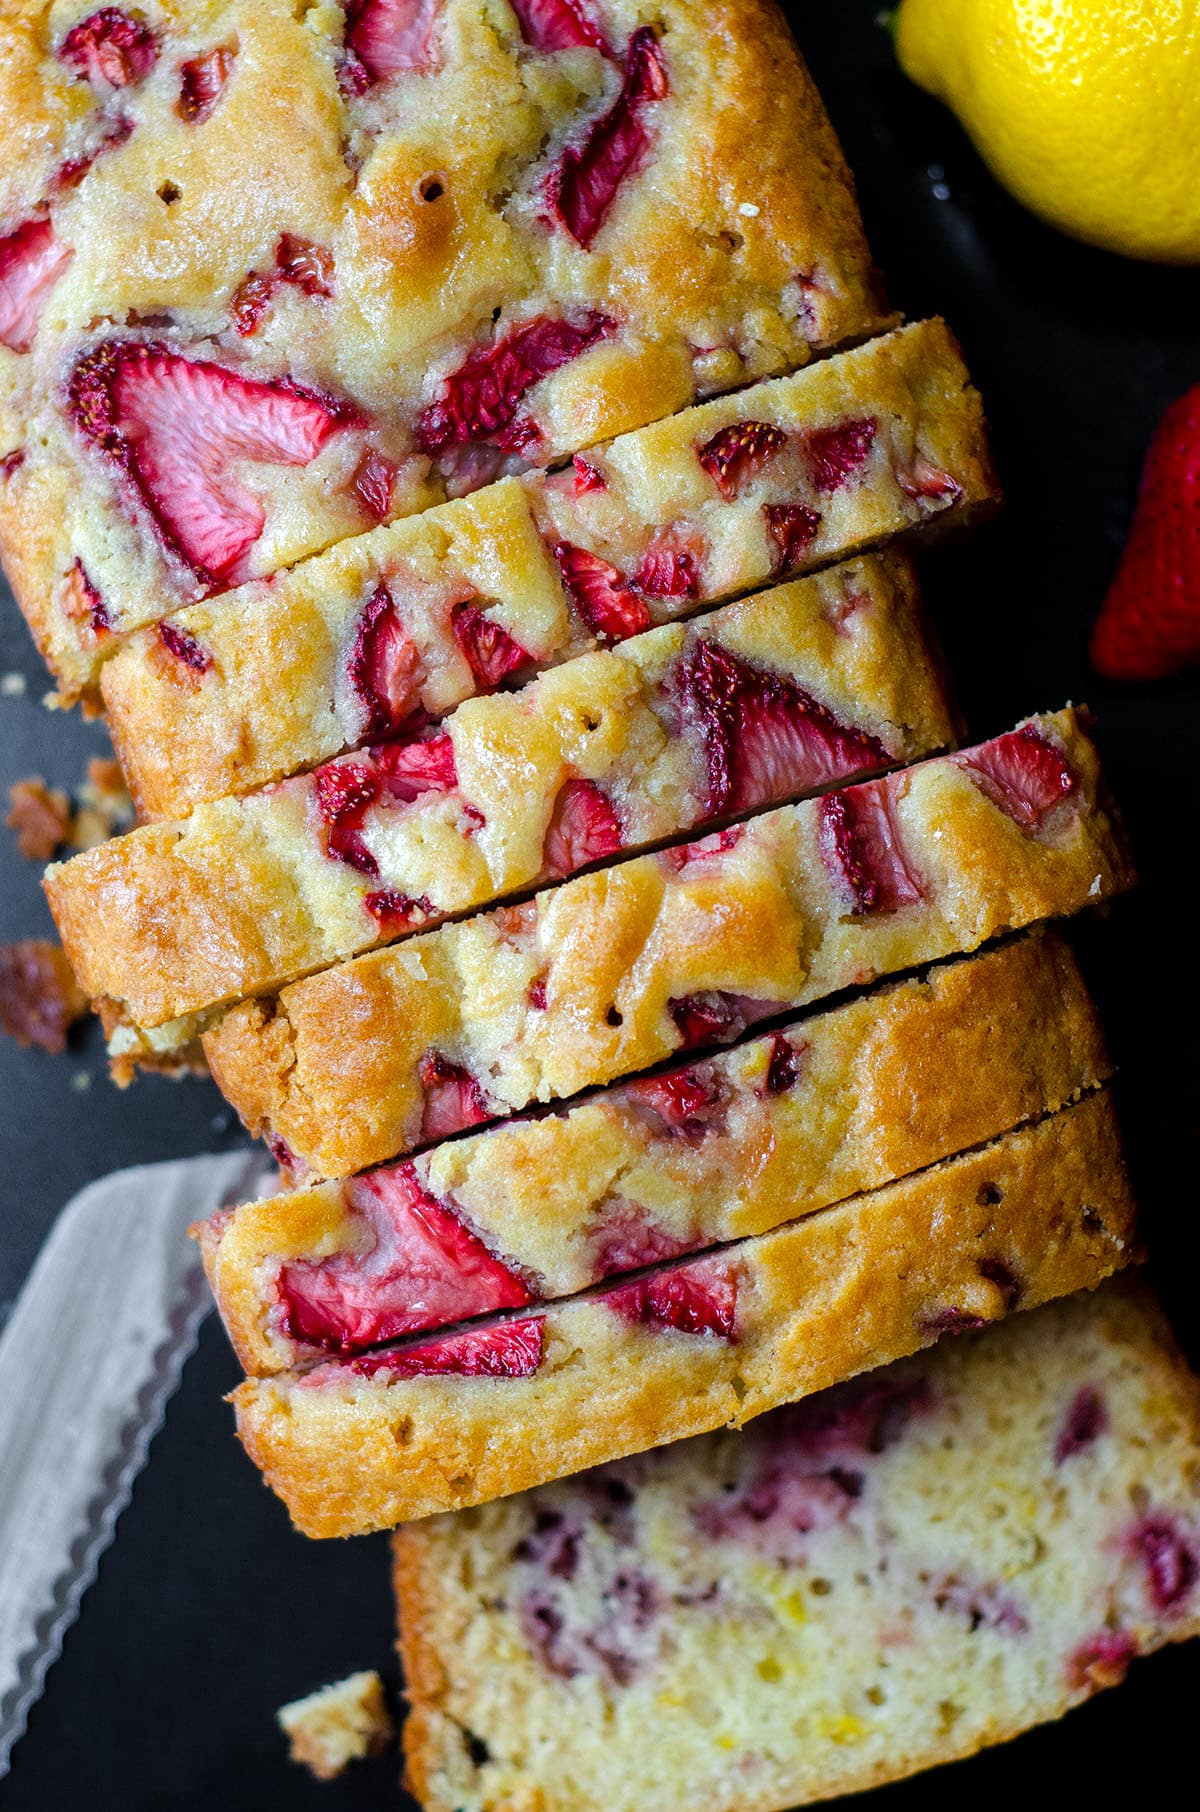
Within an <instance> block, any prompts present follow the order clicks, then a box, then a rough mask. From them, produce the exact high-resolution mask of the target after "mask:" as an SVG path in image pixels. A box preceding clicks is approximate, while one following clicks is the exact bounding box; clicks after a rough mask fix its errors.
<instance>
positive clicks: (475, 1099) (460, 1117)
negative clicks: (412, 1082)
mask: <svg viewBox="0 0 1200 1812" xmlns="http://www.w3.org/2000/svg"><path fill="white" fill-rule="evenodd" d="M420 1082H421V1087H422V1089H423V1090H424V1091H425V1107H424V1111H423V1113H422V1116H421V1140H422V1143H424V1144H428V1143H429V1142H430V1141H431V1140H434V1139H447V1138H449V1136H450V1134H451V1133H456V1132H461V1131H462V1130H463V1128H464V1127H465V1126H479V1125H480V1124H481V1122H482V1121H484V1120H490V1119H491V1117H492V1105H491V1102H490V1101H489V1100H488V1098H487V1095H486V1094H485V1093H484V1091H483V1089H482V1088H481V1087H480V1085H479V1083H478V1082H477V1081H476V1079H475V1077H474V1076H472V1074H471V1072H470V1070H467V1069H464V1068H463V1066H462V1064H461V1063H451V1062H450V1060H449V1058H448V1057H443V1056H442V1055H441V1054H440V1052H438V1051H427V1052H426V1054H425V1056H424V1057H423V1058H422V1059H421V1069H420Z"/></svg>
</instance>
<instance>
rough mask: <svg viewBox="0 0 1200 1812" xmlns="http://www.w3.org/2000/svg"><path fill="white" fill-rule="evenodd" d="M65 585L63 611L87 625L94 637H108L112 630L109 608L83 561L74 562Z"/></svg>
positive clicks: (76, 620)
mask: <svg viewBox="0 0 1200 1812" xmlns="http://www.w3.org/2000/svg"><path fill="white" fill-rule="evenodd" d="M63 583H64V591H63V609H64V610H65V611H66V613H67V615H68V616H69V617H70V618H72V620H73V621H75V622H79V623H86V624H87V626H88V627H89V628H90V630H91V631H92V634H93V635H97V636H100V635H107V634H108V632H109V630H110V629H111V628H112V622H111V620H110V618H109V614H108V607H107V605H106V604H105V602H104V599H103V598H102V597H101V596H100V590H99V587H98V586H97V585H95V584H94V583H93V581H92V579H91V578H90V577H89V575H88V570H87V568H86V567H85V566H84V564H83V561H82V560H79V559H75V560H73V561H72V563H71V568H70V571H69V572H68V573H67V576H66V579H65V580H64V582H63Z"/></svg>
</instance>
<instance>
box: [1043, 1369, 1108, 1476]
mask: <svg viewBox="0 0 1200 1812" xmlns="http://www.w3.org/2000/svg"><path fill="white" fill-rule="evenodd" d="M1107 1427H1108V1410H1107V1408H1106V1406H1105V1402H1104V1398H1103V1397H1102V1396H1101V1395H1100V1392H1099V1391H1098V1390H1096V1389H1095V1388H1094V1387H1093V1386H1092V1385H1090V1384H1085V1385H1084V1386H1083V1387H1082V1389H1081V1390H1079V1391H1077V1392H1076V1394H1075V1396H1074V1397H1073V1398H1072V1400H1071V1404H1070V1407H1069V1408H1068V1410H1067V1413H1066V1416H1065V1418H1064V1420H1063V1425H1062V1427H1061V1428H1060V1429H1059V1431H1058V1439H1057V1440H1056V1441H1055V1443H1054V1458H1055V1460H1056V1461H1057V1462H1058V1464H1059V1465H1060V1466H1061V1465H1062V1463H1063V1461H1064V1460H1069V1459H1072V1458H1073V1457H1074V1455H1075V1454H1077V1453H1082V1452H1083V1450H1084V1448H1085V1447H1090V1446H1091V1445H1092V1442H1093V1441H1098V1440H1099V1438H1100V1436H1101V1435H1102V1434H1103V1433H1104V1432H1105V1430H1106V1429H1107Z"/></svg>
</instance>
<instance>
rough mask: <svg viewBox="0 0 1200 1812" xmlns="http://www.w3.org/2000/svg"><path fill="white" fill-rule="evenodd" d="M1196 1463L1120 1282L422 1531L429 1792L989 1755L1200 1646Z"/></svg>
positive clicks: (431, 1797)
mask: <svg viewBox="0 0 1200 1812" xmlns="http://www.w3.org/2000/svg"><path fill="white" fill-rule="evenodd" d="M1081 1417H1083V1418H1084V1419H1083V1420H1082V1421H1081ZM1198 1468H1200V1386H1198V1384H1197V1380H1196V1379H1195V1378H1194V1377H1193V1376H1192V1375H1191V1374H1190V1373H1189V1371H1188V1369H1187V1366H1186V1363H1185V1361H1184V1358H1183V1355H1182V1354H1181V1353H1180V1351H1179V1349H1178V1347H1177V1346H1176V1345H1175V1343H1174V1341H1173V1340H1172V1338H1171V1335H1170V1331H1169V1330H1168V1328H1167V1327H1166V1325H1165V1323H1164V1320H1163V1317H1162V1314H1161V1312H1160V1311H1159V1309H1158V1307H1157V1304H1155V1303H1154V1301H1153V1300H1152V1298H1151V1297H1150V1295H1149V1292H1148V1291H1147V1290H1146V1288H1145V1286H1144V1285H1142V1284H1140V1283H1133V1284H1130V1283H1126V1282H1125V1281H1124V1280H1122V1281H1120V1282H1113V1283H1108V1284H1105V1285H1104V1286H1102V1287H1101V1288H1100V1289H1098V1290H1096V1291H1094V1292H1092V1293H1090V1294H1087V1295H1081V1296H1075V1297H1072V1298H1070V1299H1069V1300H1067V1301H1065V1302H1061V1303H1055V1304H1050V1305H1047V1306H1045V1307H1043V1308H1039V1309H1036V1310H1035V1311H1034V1312H1033V1313H1032V1314H1029V1315H1018V1316H1015V1317H1014V1318H1013V1319H1012V1320H1011V1321H1007V1322H1005V1323H1004V1325H1003V1326H1000V1327H996V1328H992V1329H990V1330H989V1331H987V1332H985V1333H982V1334H968V1335H966V1336H965V1337H963V1338H961V1339H958V1340H951V1341H943V1342H942V1343H940V1344H939V1345H938V1346H937V1347H936V1348H935V1349H934V1350H932V1351H930V1352H928V1353H924V1354H921V1355H920V1356H918V1357H915V1358H912V1359H907V1360H902V1361H901V1362H899V1363H898V1364H896V1365H893V1366H889V1367H888V1368H887V1369H886V1370H883V1371H878V1372H875V1373H873V1374H871V1375H870V1376H869V1377H866V1378H861V1379H858V1380H856V1381H855V1382H854V1383H851V1384H846V1385H841V1386H838V1387H836V1388H835V1389H833V1390H831V1391H828V1392H825V1393H823V1394H821V1395H819V1396H816V1397H812V1398H810V1399H809V1400H808V1401H807V1402H805V1403H802V1404H798V1405H795V1406H794V1407H790V1408H785V1409H781V1410H777V1411H775V1412H773V1413H772V1414H770V1415H768V1416H765V1417H764V1418H763V1419H762V1420H761V1421H759V1422H756V1423H754V1424H752V1425H751V1426H750V1427H749V1428H747V1429H745V1430H744V1431H742V1432H741V1433H722V1434H717V1435H709V1436H702V1437H700V1438H699V1439H697V1440H695V1441H689V1442H687V1443H686V1444H683V1445H676V1446H674V1447H670V1448H666V1449H661V1450H659V1451H658V1452H657V1453H653V1454H645V1455H642V1456H641V1457H639V1458H637V1459H631V1460H626V1461H623V1462H620V1463H617V1464H615V1465H611V1466H608V1467H605V1468H602V1469H599V1470H596V1471H593V1472H589V1473H585V1474H583V1475H582V1476H581V1477H579V1478H576V1479H573V1480H571V1481H568V1482H564V1483H561V1484H556V1485H549V1486H544V1487H542V1488H541V1489H540V1490H538V1491H536V1492H532V1493H530V1494H528V1495H526V1496H523V1497H520V1498H516V1499H512V1500H510V1501H507V1502H504V1503H496V1504H491V1505H488V1506H487V1507H486V1508H485V1509H482V1510H479V1511H476V1512H475V1513H473V1514H472V1515H471V1516H469V1517H468V1516H453V1517H441V1518H437V1519H436V1520H433V1521H429V1522H424V1523H421V1524H419V1525H417V1526H415V1527H412V1528H409V1529H406V1530H403V1531H401V1532H400V1533H399V1534H398V1535H397V1536H396V1538H395V1550H394V1555H395V1584H396V1594H397V1603H398V1610H399V1618H400V1647H401V1654H402V1657H403V1663H404V1676H405V1680H406V1683H407V1691H408V1696H409V1701H410V1711H409V1716H408V1721H407V1723H406V1724H405V1727H404V1742H405V1750H406V1755H407V1760H408V1771H409V1784H410V1786H411V1787H412V1790H413V1791H414V1792H415V1793H416V1794H417V1795H418V1797H419V1798H420V1800H421V1803H422V1805H424V1806H426V1807H427V1808H428V1809H429V1812H456V1809H457V1808H463V1809H464V1812H493V1809H494V1808H496V1807H499V1806H511V1805H521V1804H526V1803H528V1804H536V1803H538V1802H539V1801H540V1802H541V1803H543V1804H548V1805H553V1806H554V1807H555V1808H556V1812H676V1808H677V1807H678V1806H679V1805H680V1804H681V1803H683V1804H687V1805H694V1806H704V1807H706V1808H709V1809H710V1812H783V1808H785V1807H792V1806H796V1805H801V1804H807V1803H809V1802H810V1801H813V1800H823V1799H826V1798H831V1797H834V1796H838V1795H841V1794H843V1793H852V1792H857V1791H859V1790H861V1789H864V1788H868V1787H873V1786H877V1785H880V1784H882V1783H883V1782H884V1781H888V1780H895V1779H897V1778H899V1777H901V1776H904V1775H908V1774H912V1773H915V1772H917V1771H918V1770H920V1769H923V1768H929V1767H933V1766H935V1765H937V1764H940V1763H943V1762H947V1761H951V1760H953V1759H955V1758H956V1757H959V1756H965V1755H969V1754H971V1753H973V1752H974V1751H975V1750H976V1749H979V1748H982V1747H983V1746H984V1745H985V1744H989V1743H996V1742H1000V1741H1003V1740H1005V1739H1007V1738H1009V1737H1012V1736H1015V1735H1016V1734H1017V1733H1018V1732H1019V1731H1021V1730H1024V1729H1026V1728H1028V1727H1030V1726H1031V1725H1034V1724H1039V1723H1043V1722H1046V1721H1048V1720H1051V1719H1053V1718H1057V1717H1059V1716H1060V1715H1061V1714H1062V1713H1063V1712H1065V1711H1067V1710H1068V1709H1069V1708H1070V1707H1071V1706H1073V1705H1077V1704H1079V1703H1081V1702H1082V1701H1083V1700H1085V1699H1087V1698H1089V1697H1090V1696H1091V1695H1092V1694H1093V1693H1095V1692H1097V1691H1099V1690H1101V1689H1102V1688H1104V1687H1108V1686H1114V1685H1116V1684H1117V1683H1118V1682H1119V1681H1120V1680H1121V1679H1122V1678H1123V1676H1124V1674H1125V1671H1126V1668H1127V1667H1128V1666H1129V1664H1130V1663H1131V1662H1132V1661H1133V1660H1134V1659H1135V1657H1136V1656H1138V1655H1141V1654H1146V1653H1149V1652H1150V1651H1151V1650H1153V1649H1156V1648H1158V1647H1159V1646H1160V1645H1162V1644H1163V1643H1168V1642H1177V1641H1181V1640H1183V1639H1184V1638H1186V1637H1189V1636H1194V1635H1196V1634H1200V1515H1198V1514H1197V1506H1196V1496H1195V1489H1194V1481H1195V1477H1196V1473H1197V1469H1198ZM1160 1554H1161V1555H1162V1556H1164V1563H1162V1564H1160V1563H1159V1561H1158V1556H1159V1555H1160ZM497 1654H503V1656H504V1667H503V1668H502V1669H497V1668H496V1667H495V1666H494V1665H493V1664H492V1661H491V1658H492V1657H493V1656H495V1655H497ZM715 1681H716V1682H719V1690H714V1684H713V1683H714V1682H715ZM951 1791H952V1790H951Z"/></svg>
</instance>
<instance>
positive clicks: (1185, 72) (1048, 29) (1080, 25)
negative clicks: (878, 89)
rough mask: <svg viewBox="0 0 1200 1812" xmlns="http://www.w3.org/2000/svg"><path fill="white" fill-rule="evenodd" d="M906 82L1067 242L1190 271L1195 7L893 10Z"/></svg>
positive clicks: (1048, 2) (1196, 223)
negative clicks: (925, 94)
mask: <svg viewBox="0 0 1200 1812" xmlns="http://www.w3.org/2000/svg"><path fill="white" fill-rule="evenodd" d="M895 31H896V49H897V53H898V55H899V58H900V62H901V64H902V66H903V68H904V70H905V72H906V73H907V74H908V75H910V76H911V77H912V79H913V81H914V82H917V83H919V84H920V86H921V87H922V88H926V89H928V90H929V92H930V93H931V94H935V95H937V96H938V97H939V99H941V100H943V101H945V102H946V104H947V105H948V106H949V107H951V108H952V109H953V110H954V112H955V113H956V114H957V115H958V118H959V119H960V120H961V122H962V124H963V125H964V126H965V128H966V130H967V131H968V132H969V133H970V135H971V137H972V138H973V139H974V141H975V144H976V146H977V147H978V149H979V151H980V153H981V155H982V156H983V157H984V159H985V160H986V162H987V163H988V164H989V165H990V167H991V168H992V170H993V171H994V172H995V174H996V175H997V176H998V177H999V179H1000V181H1001V182H1002V183H1003V184H1004V185H1005V187H1006V188H1008V189H1009V190H1011V192H1012V193H1013V194H1014V195H1015V196H1016V197H1017V198H1018V200H1020V201H1023V202H1024V203H1025V205H1026V206H1027V207H1030V208H1032V209H1033V211H1034V213H1036V214H1040V215H1041V217H1042V218H1043V219H1044V220H1048V221H1049V222H1050V223H1051V225H1053V226H1056V227H1059V228H1061V229H1062V231H1063V232H1066V233H1071V234H1073V235H1074V236H1075V237H1076V238H1077V239H1086V240H1089V241H1090V242H1091V243H1092V244H1094V245H1102V246H1106V247H1108V249H1109V250H1111V251H1115V252H1124V253H1126V254H1127V255H1128V256H1129V257H1132V258H1152V259H1156V260H1159V261H1161V262H1163V263H1167V264H1194V263H1200V0H901V5H900V7H899V11H898V13H897V15H896V20H895Z"/></svg>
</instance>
